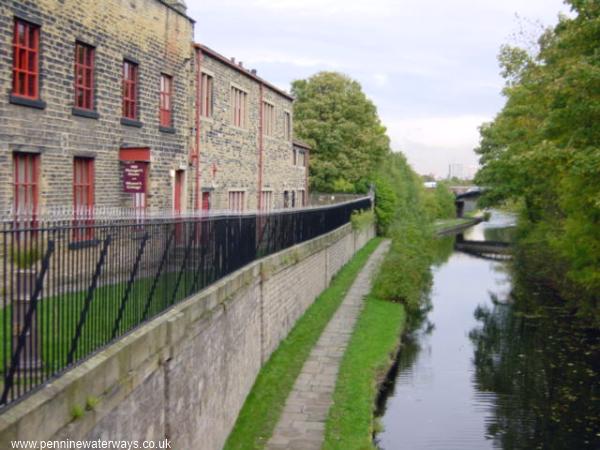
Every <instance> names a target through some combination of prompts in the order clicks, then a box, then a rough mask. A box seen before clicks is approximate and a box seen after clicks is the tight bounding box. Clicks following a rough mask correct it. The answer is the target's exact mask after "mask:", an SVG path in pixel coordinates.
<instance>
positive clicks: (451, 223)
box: [433, 217, 473, 233]
mask: <svg viewBox="0 0 600 450" xmlns="http://www.w3.org/2000/svg"><path fill="white" fill-rule="evenodd" d="M471 222H473V218H472V217H465V218H458V219H444V220H438V221H436V222H435V223H434V225H433V229H434V231H435V232H436V233H443V232H445V231H448V230H451V229H453V228H456V227H459V226H461V225H467V224H469V223H471Z"/></svg>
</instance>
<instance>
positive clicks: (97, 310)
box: [0, 198, 371, 407]
mask: <svg viewBox="0 0 600 450" xmlns="http://www.w3.org/2000/svg"><path fill="white" fill-rule="evenodd" d="M370 206H371V199H370V198H364V199H360V200H357V201H352V202H348V203H344V204H339V205H332V206H327V207H320V208H308V209H297V210H281V211H273V212H270V213H268V214H252V213H246V214H239V215H234V214H231V213H222V214H218V215H197V216H195V215H193V214H192V215H189V216H177V217H167V216H159V215H155V216H153V217H145V218H140V217H139V216H137V217H132V218H126V217H121V218H119V219H114V218H112V219H109V218H108V216H105V217H103V218H102V217H93V218H92V217H86V219H85V220H81V218H78V219H77V220H76V221H74V220H60V219H57V218H53V219H43V218H41V217H35V218H31V217H30V218H28V219H27V220H23V219H20V220H10V221H4V222H1V223H0V227H1V229H0V277H1V279H0V299H1V303H0V372H1V377H2V385H1V386H0V407H5V406H6V405H9V404H11V403H12V402H14V401H15V400H17V399H20V398H21V397H23V396H24V395H25V394H27V393H29V392H31V391H32V390H34V389H35V388H37V387H39V386H41V385H43V384H44V383H45V382H46V381H48V380H49V379H51V378H52V377H55V376H56V375H58V374H60V373H61V372H63V371H65V370H66V369H68V368H70V367H72V366H73V365H75V364H77V363H79V362H81V361H82V360H83V359H85V358H87V357H89V356H90V355H91V354H93V353H94V352H96V351H98V350H99V349H101V348H103V347H105V346H106V345H108V344H109V343H111V342H113V341H115V340H116V339H118V338H119V337H120V336H123V335H124V334H126V333H128V332H130V331H131V330H132V329H134V328H136V327H138V326H139V325H140V324H142V323H144V322H146V321H148V320H150V319H151V318H153V317H155V316H157V315H158V314H160V313H162V312H164V311H165V310H167V309H169V308H170V307H171V306H172V305H174V304H177V303H178V302H180V301H182V300H183V299H185V298H187V297H189V296H190V295H192V294H195V293H197V292H198V291H200V290H202V289H203V288H205V287H206V286H208V285H210V284H212V283H214V282H215V281H216V280H218V279H220V278H221V277H223V276H225V275H228V274H230V273H232V272H234V271H235V270H237V269H239V268H241V267H243V266H245V265H247V264H249V263H251V262H252V261H254V260H256V259H257V258H260V257H262V256H266V255H269V254H272V253H274V252H277V251H279V250H282V249H285V248H287V247H290V246H292V245H295V244H298V243H300V242H303V241H306V240H309V239H312V238H315V237H317V236H320V235H322V234H324V233H327V232H329V231H332V230H334V229H336V228H338V227H340V226H341V225H343V224H345V223H347V222H348V221H349V220H350V215H351V213H352V212H353V211H355V210H361V209H366V208H370Z"/></svg>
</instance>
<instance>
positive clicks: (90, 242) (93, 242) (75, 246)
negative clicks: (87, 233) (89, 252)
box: [69, 239, 100, 250]
mask: <svg viewBox="0 0 600 450" xmlns="http://www.w3.org/2000/svg"><path fill="white" fill-rule="evenodd" d="M99 244H100V241H99V240H98V239H87V240H84V241H73V242H69V250H82V249H84V248H91V247H97V246H98V245H99Z"/></svg>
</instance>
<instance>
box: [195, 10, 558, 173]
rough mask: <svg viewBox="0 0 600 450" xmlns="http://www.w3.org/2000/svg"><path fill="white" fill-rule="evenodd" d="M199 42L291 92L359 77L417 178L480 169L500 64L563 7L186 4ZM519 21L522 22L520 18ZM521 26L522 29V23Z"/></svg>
mask: <svg viewBox="0 0 600 450" xmlns="http://www.w3.org/2000/svg"><path fill="white" fill-rule="evenodd" d="M187 4H188V14H189V15H191V16H192V17H193V18H194V19H196V41H198V42H201V43H203V44H206V45H208V46H209V47H212V48H213V49H215V50H217V51H219V52H220V53H223V54H224V55H226V56H228V57H231V56H234V57H235V58H236V59H237V60H238V61H243V62H244V65H245V66H246V67H248V68H255V69H257V70H258V73H259V75H260V76H262V77H263V78H265V79H267V80H269V81H271V82H272V83H274V84H276V85H277V86H280V87H282V88H283V89H286V90H289V89H290V83H291V81H293V80H295V79H300V78H307V77H309V76H311V75H313V74H314V73H316V72H319V71H322V70H335V71H340V72H343V73H345V74H347V75H349V76H350V77H352V78H354V79H356V80H358V81H359V82H360V83H361V84H362V86H363V89H364V90H365V92H366V94H367V96H369V97H370V98H371V99H372V100H373V102H374V103H375V104H376V105H377V108H378V110H379V114H380V116H381V118H382V120H383V122H384V124H385V126H386V127H387V129H388V134H389V136H390V138H391V140H392V147H393V149H394V150H401V151H402V152H404V153H405V154H406V155H407V156H408V159H409V161H410V163H411V164H412V165H413V167H414V168H415V169H416V170H417V172H419V173H434V174H435V175H437V176H446V174H447V173H448V165H449V164H451V163H454V164H462V165H463V166H464V168H465V170H467V171H468V168H469V166H475V165H476V164H477V158H476V155H475V154H474V153H473V148H474V147H476V146H477V142H478V137H479V134H478V132H477V127H478V126H479V125H480V124H481V123H482V122H484V121H488V120H491V119H492V118H493V117H494V115H495V114H496V113H497V112H498V111H499V110H500V109H501V107H502V105H503V103H504V99H503V97H502V96H501V95H500V90H501V88H502V85H503V81H502V78H501V77H500V76H499V68H498V63H497V60H496V56H497V54H498V50H499V47H500V45H501V44H503V43H506V42H511V41H512V42H514V39H515V38H514V34H515V32H518V31H519V30H520V29H522V28H523V26H525V29H526V30H529V31H530V32H532V33H533V31H532V30H534V29H535V26H534V25H528V23H529V22H536V21H538V22H540V23H542V24H544V25H553V24H555V23H556V22H557V19H558V13H559V12H563V13H566V12H568V7H567V6H566V5H564V4H563V3H562V0H187ZM516 14H518V16H519V17H520V18H521V19H517V17H516ZM523 24H525V25H523Z"/></svg>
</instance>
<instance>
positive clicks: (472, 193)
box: [450, 186, 484, 217]
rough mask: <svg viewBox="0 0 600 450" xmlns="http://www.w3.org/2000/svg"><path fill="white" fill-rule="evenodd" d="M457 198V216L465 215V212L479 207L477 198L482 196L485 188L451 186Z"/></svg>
mask: <svg viewBox="0 0 600 450" xmlns="http://www.w3.org/2000/svg"><path fill="white" fill-rule="evenodd" d="M450 190H451V191H452V192H454V195H455V197H456V200H455V202H454V204H455V205H456V217H463V215H464V213H466V212H469V211H473V210H474V209H475V208H476V207H477V200H478V199H479V197H481V194H482V193H483V191H484V188H481V187H479V186H450Z"/></svg>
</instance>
